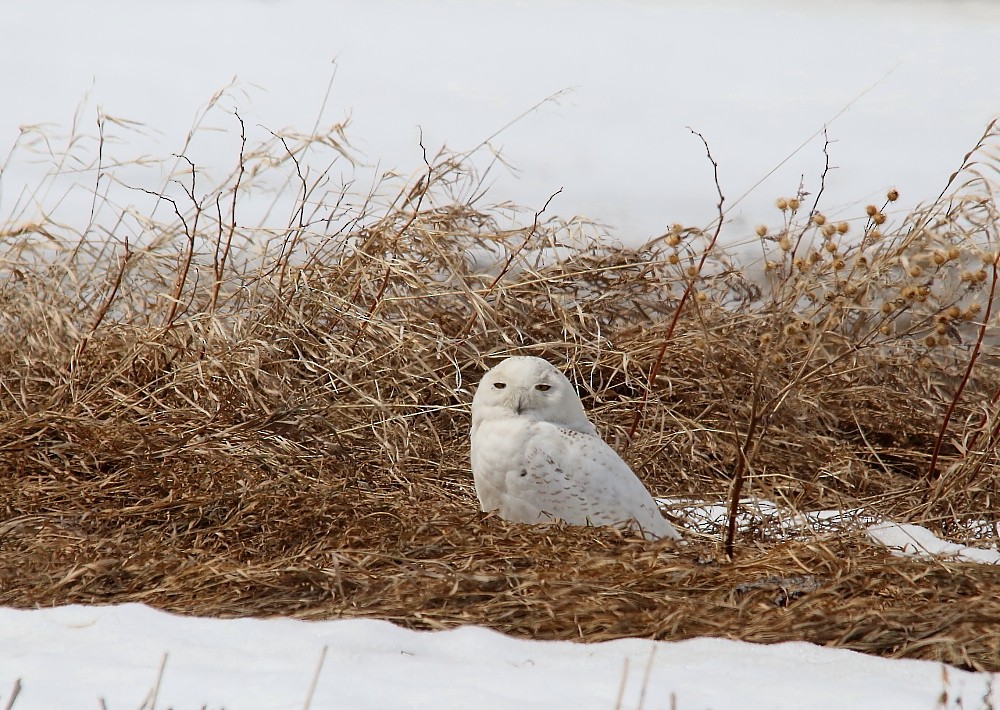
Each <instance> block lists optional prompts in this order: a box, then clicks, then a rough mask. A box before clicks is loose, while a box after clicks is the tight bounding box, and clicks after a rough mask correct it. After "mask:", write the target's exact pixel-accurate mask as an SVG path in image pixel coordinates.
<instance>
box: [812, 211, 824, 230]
mask: <svg viewBox="0 0 1000 710" xmlns="http://www.w3.org/2000/svg"><path fill="white" fill-rule="evenodd" d="M812 221H813V224H815V225H816V226H817V227H822V226H823V225H824V224H826V215H824V214H822V213H820V212H817V213H816V214H814V215H813V216H812Z"/></svg>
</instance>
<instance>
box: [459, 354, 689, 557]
mask: <svg viewBox="0 0 1000 710" xmlns="http://www.w3.org/2000/svg"><path fill="white" fill-rule="evenodd" d="M472 475H473V479H474V480H475V483H476V494H477V495H478V496H479V503H480V507H481V508H482V509H483V510H484V511H491V510H497V511H499V513H500V517H502V518H504V519H505V520H510V521H512V522H518V523H539V522H545V521H551V520H554V519H561V520H564V521H566V522H567V523H570V524H573V525H619V526H628V527H633V528H634V527H638V528H639V529H640V531H641V532H642V533H643V535H645V536H646V537H647V538H661V537H672V538H679V537H680V535H678V534H677V531H676V530H675V529H674V527H673V525H671V524H670V523H669V522H667V521H666V520H664V518H663V516H662V515H661V514H660V511H659V509H658V508H657V507H656V503H655V502H654V501H653V497H652V496H651V495H650V494H649V491H647V490H646V488H645V486H643V485H642V482H641V481H639V479H638V478H636V475H635V474H634V473H632V469H630V468H629V467H628V464H626V463H625V462H624V461H622V459H621V457H619V456H618V454H616V453H615V452H614V450H613V449H612V448H611V447H610V446H608V445H607V444H606V443H604V440H603V439H601V437H600V436H599V435H598V433H597V429H595V428H594V425H593V424H591V423H590V421H589V420H588V419H587V415H586V413H585V412H584V411H583V404H582V403H581V402H580V398H579V397H578V396H577V394H576V391H575V390H574V389H573V385H571V384H570V382H569V380H567V379H566V377H565V376H564V375H563V374H562V373H561V372H559V370H557V369H556V368H555V367H553V366H552V365H551V364H549V363H548V362H546V361H545V360H542V359H541V358H537V357H510V358H507V359H506V360H504V361H503V362H501V363H500V364H499V365H497V366H496V367H494V368H493V369H492V370H490V371H489V372H487V373H486V374H485V375H484V376H483V379H482V380H481V381H480V383H479V387H478V389H477V390H476V394H475V397H473V399H472Z"/></svg>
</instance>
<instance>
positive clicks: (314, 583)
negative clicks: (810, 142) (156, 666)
mask: <svg viewBox="0 0 1000 710" xmlns="http://www.w3.org/2000/svg"><path fill="white" fill-rule="evenodd" d="M112 125H117V126H118V127H119V128H120V126H121V125H124V124H115V123H114V121H113V119H110V118H109V117H104V122H102V123H101V134H100V135H99V136H97V137H96V140H97V144H96V145H94V144H88V143H86V142H85V141H77V140H73V141H71V142H70V143H68V144H67V145H66V148H65V149H64V153H62V154H60V155H61V156H62V157H60V158H58V159H57V160H56V162H55V163H54V167H53V170H52V172H51V173H49V174H48V175H47V176H46V177H44V178H43V179H42V180H41V182H40V183H39V186H38V190H37V191H36V193H35V195H36V196H40V195H42V196H43V195H46V194H49V192H50V191H51V190H52V189H53V186H54V185H58V184H60V183H59V181H60V180H63V179H64V177H65V175H66V173H67V172H68V171H69V170H70V167H67V166H70V165H71V166H72V170H73V171H75V174H77V175H79V174H84V175H89V176H91V177H92V178H93V180H94V184H93V186H92V187H93V189H92V194H91V197H90V199H91V200H92V202H91V207H92V209H91V213H90V217H89V218H87V216H86V210H84V217H83V218H81V217H80V214H79V213H75V215H76V216H75V217H73V218H72V219H61V218H59V216H58V215H57V211H56V210H55V209H54V208H53V209H49V210H43V212H42V213H41V215H40V216H38V215H36V216H31V214H33V213H30V210H29V209H28V208H27V207H24V206H26V205H29V204H31V203H30V201H29V200H21V201H18V203H17V205H16V207H15V209H13V210H12V211H11V213H10V218H9V221H8V222H7V223H6V224H4V225H3V226H2V230H3V231H2V236H0V246H2V248H3V250H4V252H3V253H2V254H0V258H2V261H0V303H2V309H0V362H2V366H0V402H2V413H0V475H2V477H3V486H2V487H0V510H2V520H0V604H4V605H12V606H22V607H30V606H35V605H43V606H44V605H52V604H64V603H117V602H127V601H136V602H144V603H147V604H151V605H154V606H157V607H161V608H164V609H169V610H171V611H176V612H183V613H189V614H207V615H219V616H245V615H269V614H282V615H292V616H297V617H301V618H314V619H315V618H330V617H338V616H373V617H379V618H387V619H391V620H393V621H395V622H397V623H400V624H403V625H406V626H411V627H417V628H442V627H448V626H453V625H456V624H466V623H475V624H483V625H486V626H490V627H493V628H495V629H498V630H501V631H504V632H508V633H512V634H515V635H522V636H531V637H535V638H568V639H582V640H585V641H598V640H604V639H610V638H618V637H623V636H646V637H656V638H662V639H679V638H685V637H691V636H697V635H712V636H725V637H731V638H741V639H747V640H751V641H760V642H773V641H782V640H790V639H802V640H808V641H813V642H816V643H820V644H826V645H831V646H840V647H846V648H853V649H857V650H861V651H866V652H870V653H874V654H879V655H884V656H891V657H897V656H906V657H913V658H931V659H938V660H942V661H946V662H949V663H954V664H957V665H959V666H963V667H968V668H975V669H988V670H994V671H996V670H1000V637H998V636H997V634H996V628H997V624H998V623H1000V571H998V570H997V569H996V568H993V567H988V566H980V565H973V564H960V563H950V562H945V561H920V560H914V559H899V558H895V557H892V556H890V555H889V553H888V552H886V551H885V550H883V549H881V548H878V547H875V546H873V545H872V544H870V543H869V542H868V541H867V538H866V537H865V536H864V534H863V532H862V531H861V530H856V529H844V530H842V531H839V532H832V533H831V532H817V533H815V534H811V535H807V536H804V537H801V538H798V539H795V540H784V541H782V540H775V539H773V538H772V537H770V536H767V535H762V534H759V531H758V532H754V531H752V530H751V531H747V532H744V533H741V534H739V535H736V537H735V547H734V549H733V556H732V559H730V558H729V557H728V556H727V555H725V554H724V544H723V536H722V534H721V531H717V532H716V533H715V534H707V533H697V532H693V531H691V532H689V533H688V535H687V538H688V542H687V544H685V545H682V546H675V545H674V544H673V543H670V542H661V543H645V542H643V541H641V540H638V539H634V538H629V537H627V536H623V534H621V533H618V532H616V531H614V530H607V529H585V528H561V527H525V526H513V525H507V524H505V523H504V522H502V521H500V520H498V519H496V518H494V517H491V516H484V515H482V514H480V513H479V512H477V510H476V508H477V506H476V500H475V495H474V491H473V487H472V480H471V475H470V473H469V470H468V461H467V435H468V425H469V413H468V404H469V401H470V399H471V393H470V390H471V387H472V385H473V384H474V382H475V381H476V380H477V379H478V377H479V376H480V375H481V373H482V372H483V371H484V369H486V368H487V367H489V366H490V365H491V364H492V363H494V362H495V361H496V360H495V358H497V357H500V356H502V355H507V354H512V353H525V354H534V355H540V356H543V357H547V358H549V359H551V360H552V361H554V362H556V363H559V364H560V365H563V364H565V366H566V367H567V369H568V371H569V373H570V375H571V376H572V377H573V378H574V379H575V381H576V382H577V383H578V385H579V387H580V390H581V394H582V396H583V399H584V402H585V405H586V406H587V407H588V408H589V409H590V410H591V411H592V412H593V416H594V418H595V420H596V421H597V423H598V425H599V428H601V429H602V431H604V432H605V433H606V435H607V437H608V438H609V440H610V441H612V442H613V443H614V444H615V445H616V446H618V448H619V449H620V450H622V451H623V452H624V455H625V457H626V458H627V459H628V460H629V461H630V462H631V463H632V464H633V465H634V467H635V469H636V471H637V473H638V474H639V476H640V477H641V478H642V479H643V480H644V481H645V482H646V483H647V485H648V486H649V487H650V488H651V489H652V490H653V491H654V493H656V494H658V495H665V496H672V497H679V498H685V499H699V500H707V501H723V500H726V499H727V498H728V497H729V496H731V495H732V494H733V492H734V475H735V476H736V477H737V478H739V479H740V481H741V486H742V495H744V496H745V495H748V494H749V495H756V496H761V497H766V498H769V499H772V500H776V501H780V502H781V503H782V504H783V505H785V506H788V507H789V508H791V509H793V510H799V511H805V510H815V509H823V508H856V507H861V508H864V509H865V510H867V511H869V512H871V513H873V514H876V515H883V516H887V517H890V518H892V519H895V520H899V521H910V522H921V523H923V524H925V525H928V526H930V527H931V528H932V529H934V530H936V531H937V532H938V533H940V534H944V535H947V536H949V537H951V538H953V539H961V540H969V539H971V538H975V537H976V534H974V532H973V531H975V530H981V527H982V526H981V521H983V520H987V521H991V522H992V521H996V519H997V495H998V487H1000V483H998V482H1000V470H998V469H1000V465H998V460H997V433H998V427H1000V420H998V418H997V406H996V403H997V397H998V394H1000V376H998V374H997V371H996V362H997V359H996V356H997V353H996V348H995V343H996V342H997V341H996V335H997V328H996V317H995V316H994V315H993V314H992V307H991V304H992V302H993V298H992V295H993V289H994V288H995V285H996V281H997V265H996V254H997V248H998V243H997V234H996V230H997V211H996V205H995V203H994V201H993V197H992V193H991V192H990V181H989V179H988V178H989V177H990V171H991V170H995V168H996V165H997V162H996V155H995V152H994V153H991V151H995V150H996V147H997V142H998V138H1000V136H998V134H997V130H996V129H995V128H994V127H991V128H990V130H988V131H987V134H986V135H985V136H984V139H983V141H982V143H981V144H980V146H978V147H977V150H976V151H974V152H973V153H970V155H969V156H967V158H966V160H965V162H964V164H963V166H962V169H961V170H960V171H958V172H957V173H956V175H954V176H952V179H951V180H950V181H949V186H948V188H947V189H946V190H945V191H944V192H943V193H942V195H941V196H939V197H938V198H937V199H935V200H933V201H932V202H931V203H929V204H927V205H926V206H925V207H923V208H921V209H919V210H918V211H916V212H914V213H913V214H909V215H904V216H898V215H891V210H890V209H889V208H890V207H891V201H887V202H886V204H885V205H878V206H874V207H872V208H871V209H870V210H868V213H866V212H865V209H864V208H863V207H862V208H859V209H858V215H856V217H857V218H856V219H854V220H848V221H845V222H844V225H845V227H840V228H839V229H838V227H837V224H838V223H839V220H836V221H835V220H833V219H832V218H831V219H825V218H824V217H823V216H821V215H822V212H821V204H819V203H818V201H819V199H820V197H821V191H820V195H819V197H817V198H816V199H817V204H816V205H811V204H810V205H807V204H806V203H805V196H804V195H798V196H796V197H795V198H790V199H786V200H785V201H784V209H783V211H781V212H776V215H780V216H781V218H780V219H779V221H778V223H777V224H776V225H773V226H770V227H769V228H768V230H763V229H762V230H760V238H759V239H757V237H752V235H748V236H751V237H752V238H753V239H755V240H757V242H758V243H759V245H760V249H761V254H762V257H761V261H760V264H759V267H760V268H762V270H763V274H764V278H763V279H751V278H749V277H747V276H745V275H744V273H743V272H744V268H743V267H737V266H735V257H733V256H732V254H731V253H727V251H726V250H725V249H723V248H722V247H720V246H716V245H714V243H713V242H712V241H711V239H712V235H713V234H714V233H715V230H714V227H713V228H711V229H708V230H702V229H697V228H691V227H686V226H681V225H677V226H675V227H674V228H672V229H671V230H670V231H669V232H667V233H666V234H664V235H663V236H662V237H660V238H659V239H656V240H653V241H652V242H650V243H648V244H646V245H644V246H642V247H640V248H638V249H634V250H632V249H622V248H612V247H609V246H607V245H606V243H605V241H604V240H602V239H601V234H600V231H599V230H597V229H596V228H593V227H592V226H589V225H585V224H580V223H576V222H573V221H570V222H563V221H559V220H556V219H554V218H551V217H550V216H549V215H548V214H547V213H546V211H545V210H541V211H539V213H537V214H532V213H530V212H529V213H523V212H518V211H516V210H514V209H512V208H510V207H509V206H500V207H484V206H482V204H481V203H482V195H481V187H482V180H481V178H480V176H479V175H477V174H476V172H475V171H473V170H471V169H470V168H469V163H468V161H467V160H466V159H465V156H449V155H445V154H442V155H439V156H437V158H435V159H431V160H428V161H427V167H426V171H425V172H424V173H423V174H422V175H420V176H419V178H418V179H415V180H413V181H410V182H408V183H406V184H403V183H402V182H399V183H397V185H398V188H399V189H398V193H396V197H395V199H389V200H386V201H382V202H380V201H379V199H377V198H375V197H370V198H366V199H362V200H360V201H359V202H354V201H352V199H351V198H350V196H349V194H348V193H345V192H344V191H343V190H341V189H339V188H337V187H334V186H333V185H332V184H331V183H329V182H328V179H327V177H326V175H327V172H325V171H322V170H320V171H316V170H311V169H310V168H309V167H308V165H309V164H313V165H314V164H315V163H316V161H317V160H318V161H320V162H321V163H322V161H324V160H326V161H328V163H329V164H330V165H332V164H334V163H335V162H336V161H337V160H344V159H347V156H349V151H348V149H347V147H346V146H345V144H344V139H343V132H342V130H341V127H340V126H335V127H333V128H332V129H330V130H329V131H326V132H321V133H318V134H313V135H305V136H297V135H292V134H282V135H275V136H273V137H272V138H270V139H269V140H267V141H264V142H263V143H262V144H261V145H259V146H249V145H248V144H247V141H245V140H243V141H240V145H241V147H240V148H239V150H238V159H236V160H235V161H234V162H235V165H236V167H235V169H234V171H233V172H232V174H230V175H226V176H221V177H219V176H217V177H216V179H215V180H214V181H213V180H212V179H211V177H210V176H209V175H208V174H207V173H203V172H201V171H200V170H197V169H196V168H195V166H194V163H193V162H191V161H189V160H188V159H186V158H181V159H178V160H177V161H176V163H171V164H170V166H169V167H170V168H171V171H172V172H170V174H169V175H168V176H167V179H164V180H162V181H160V182H157V181H155V180H151V181H145V182H141V181H140V183H138V184H137V183H136V182H134V181H133V179H134V176H131V174H130V173H128V172H127V169H128V168H129V167H130V165H131V164H129V165H122V164H115V163H114V161H113V160H111V159H110V158H109V157H108V151H107V150H106V149H107V147H108V146H109V145H110V142H109V141H107V140H106V136H105V130H109V127H110V126H112ZM122 130H124V129H122ZM230 137H231V136H230ZM56 153H58V151H56ZM67 154H68V155H69V156H70V159H66V157H65V156H66V155H67ZM310 161H312V162H311V163H310ZM109 184H110V185H113V186H116V187H118V188H121V187H122V185H123V184H124V185H126V186H127V187H129V188H130V190H129V191H128V192H127V194H129V195H131V197H132V200H131V201H130V202H129V203H128V204H125V205H123V204H121V203H120V202H117V201H116V200H113V199H111V198H110V197H108V196H107V192H106V190H107V186H108V185H109ZM384 188H385V186H383V190H382V191H381V192H380V194H388V193H387V192H386V190H385V189H384ZM55 189H57V190H58V188H55ZM269 190H270V191H271V194H273V195H274V196H275V197H274V200H275V201H274V204H273V205H272V206H271V207H270V208H268V209H267V210H264V211H263V212H261V213H260V214H259V220H258V221H257V222H253V223H252V224H255V225H257V226H249V224H248V223H245V220H244V218H243V217H242V215H243V214H244V213H245V212H248V211H250V210H249V208H243V207H241V204H242V203H241V201H248V200H250V199H251V197H255V199H258V200H259V199H260V196H261V195H262V194H264V193H266V192H267V191H269ZM66 194H67V195H70V193H69V192H67V193H66ZM118 194H120V193H118ZM51 201H52V200H51V199H50V200H49V203H51ZM60 201H61V200H60ZM37 202H38V203H40V204H49V203H46V202H45V200H43V199H38V200H37ZM22 207H24V209H22ZM281 209H287V212H288V213H289V215H290V216H289V217H288V218H287V219H285V220H282V219H279V218H278V217H276V216H275V215H276V214H277V213H278V212H279V210H281ZM817 215H820V216H817ZM886 215H888V216H886ZM276 225H278V226H276ZM831 225H832V229H831ZM845 228H847V232H846V234H845V233H844V231H843V230H844V229H845ZM706 245H710V246H706ZM703 257H704V258H703ZM699 264H701V266H699ZM685 294H686V295H685ZM679 304H682V308H680V310H678V306H679ZM675 316H676V317H675ZM661 356H662V357H661ZM658 362H659V366H658V368H657V369H658V374H657V376H656V377H655V378H653V380H652V381H650V377H649V373H650V372H651V370H652V369H653V368H654V366H655V365H656V364H657V363H658ZM637 413H639V414H641V416H639V417H638V420H637V428H636V436H635V437H634V439H633V440H632V441H631V442H629V441H628V438H627V432H628V431H629V428H630V425H631V424H632V422H633V421H635V420H636V419H635V418H636V415H637ZM942 432H943V433H942ZM938 442H940V446H939V453H938V455H937V459H936V461H934V462H933V464H932V461H931V459H932V456H933V452H934V450H935V446H936V444H937V443H938ZM977 526H978V527H977ZM990 542H994V543H995V540H993V541H991V540H989V539H982V536H981V533H980V534H979V539H973V540H972V543H971V544H989V543H990Z"/></svg>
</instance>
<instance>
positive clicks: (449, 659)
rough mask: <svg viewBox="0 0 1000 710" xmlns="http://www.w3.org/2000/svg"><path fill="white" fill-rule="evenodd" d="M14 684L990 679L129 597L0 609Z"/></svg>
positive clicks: (348, 704)
mask: <svg viewBox="0 0 1000 710" xmlns="http://www.w3.org/2000/svg"><path fill="white" fill-rule="evenodd" d="M324 649H325V651H324ZM161 667H162V673H161ZM18 679H20V693H19V695H18V697H17V698H16V700H15V705H14V707H15V708H16V709H17V710H43V709H51V708H94V707H101V705H100V704H99V703H100V702H101V701H103V702H104V704H105V706H106V707H107V708H109V709H111V710H117V709H120V708H128V709H129V710H132V709H135V708H140V707H154V700H155V707H158V708H168V707H172V708H178V709H179V708H199V707H208V708H223V707H225V708H231V709H237V708H261V709H263V708H273V709H277V708H302V707H305V706H306V705H305V704H306V702H307V701H310V705H309V706H310V707H313V708H371V709H372V710H376V709H381V708H480V709H482V710H491V709H493V708H495V709H497V710H501V709H506V708H514V707H516V708H539V709H541V708H546V709H548V708H574V709H577V710H614V708H646V709H647V710H654V709H656V708H664V709H666V708H672V707H676V708H680V709H681V710H695V709H699V710H700V709H703V708H715V709H716V710H719V709H722V708H742V709H744V710H756V709H758V708H759V709H760V710H765V709H767V710H774V709H779V708H788V709H789V710H793V709H794V710H800V709H801V708H814V709H817V710H819V709H822V708H830V709H831V710H833V709H834V708H836V709H841V708H899V709H900V710H917V709H919V708H927V710H932V709H933V708H939V707H949V708H951V707H955V708H958V707H961V708H978V707H984V705H983V702H984V698H988V697H990V694H991V693H992V692H993V689H992V684H993V678H992V676H991V675H990V674H985V673H980V674H976V673H968V672H965V671H960V670H956V669H954V668H946V667H944V666H941V665H940V664H936V663H932V662H929V661H913V660H887V659H883V658H874V657H870V656H866V655H864V654H860V653H856V652H854V651H847V650H843V649H829V648H822V647H819V646H814V645H811V644H807V643H782V644H775V645H771V646H763V645H756V644H750V643H745V642H742V641H729V640H725V639H711V638H699V639H691V640H688V641H677V642H662V641H661V642H652V641H646V640H641V639H623V640H620V641H610V642H605V643H599V644H583V643H574V642H569V641H526V640H518V639H513V638H509V637H506V636H503V635H501V634H499V633H496V632H494V631H490V630H487V629H483V628H478V627H464V628H459V629H454V630H450V631H439V632H418V631H408V630H406V629H402V628H399V627H396V626H393V625H392V624H390V623H388V622H385V621H374V620H367V619H354V620H339V621H320V622H315V621H297V620H292V619H230V620H220V619H202V618H191V617H180V616H173V615H171V614H167V613H164V612H161V611H156V610H153V609H151V608H149V607H146V606H143V605H139V604H124V605H120V606H107V607H84V606H67V607H57V608H54V609H38V610H32V611H21V610H15V609H0V705H2V704H3V703H4V702H7V701H8V699H9V697H10V692H11V690H12V689H13V688H14V686H15V683H16V682H17V680H18ZM310 694H311V695H310ZM943 694H944V695H943ZM154 695H155V697H154ZM945 695H946V697H947V701H946V703H944V704H939V700H940V698H942V697H944V696H945Z"/></svg>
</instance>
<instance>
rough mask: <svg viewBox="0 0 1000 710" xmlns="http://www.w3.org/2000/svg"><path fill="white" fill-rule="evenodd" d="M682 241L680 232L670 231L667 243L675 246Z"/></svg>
mask: <svg viewBox="0 0 1000 710" xmlns="http://www.w3.org/2000/svg"><path fill="white" fill-rule="evenodd" d="M680 243H681V237H680V235H679V234H673V233H670V234H668V235H667V245H668V246H672V247H675V246H677V245H678V244H680Z"/></svg>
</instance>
